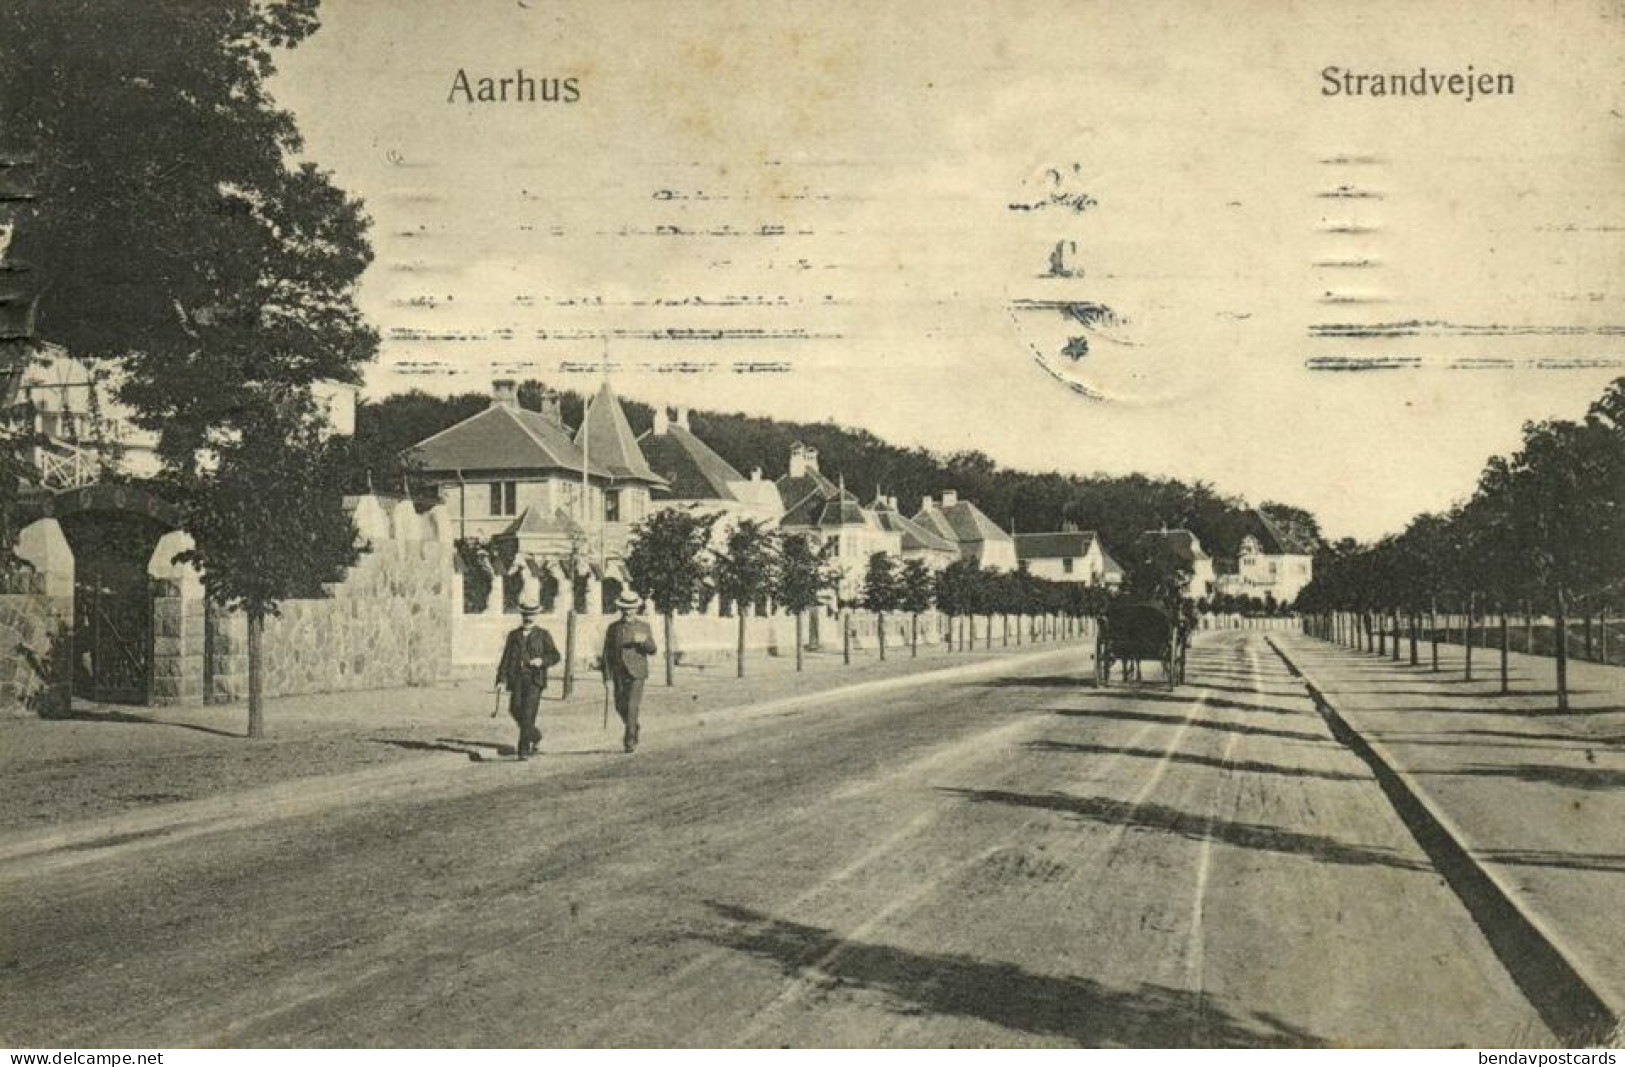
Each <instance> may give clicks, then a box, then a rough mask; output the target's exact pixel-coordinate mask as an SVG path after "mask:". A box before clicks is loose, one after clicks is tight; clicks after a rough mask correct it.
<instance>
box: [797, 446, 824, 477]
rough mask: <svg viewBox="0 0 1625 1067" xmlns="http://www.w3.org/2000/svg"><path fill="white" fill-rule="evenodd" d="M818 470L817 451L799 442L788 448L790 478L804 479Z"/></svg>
mask: <svg viewBox="0 0 1625 1067" xmlns="http://www.w3.org/2000/svg"><path fill="white" fill-rule="evenodd" d="M817 469H818V449H816V448H814V447H812V446H811V445H804V444H802V443H801V442H800V441H797V442H796V443H795V444H793V445H791V446H790V477H792V478H805V477H806V476H807V474H808V472H810V471H816V470H817Z"/></svg>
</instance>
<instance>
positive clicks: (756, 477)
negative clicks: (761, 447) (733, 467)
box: [750, 467, 762, 482]
mask: <svg viewBox="0 0 1625 1067" xmlns="http://www.w3.org/2000/svg"><path fill="white" fill-rule="evenodd" d="M750 480H751V481H753V482H759V481H761V480H762V468H760V467H752V468H751V469H750Z"/></svg>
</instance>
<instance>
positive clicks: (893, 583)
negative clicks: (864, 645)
mask: <svg viewBox="0 0 1625 1067" xmlns="http://www.w3.org/2000/svg"><path fill="white" fill-rule="evenodd" d="M897 583H898V578H897V561H896V560H895V559H893V558H892V557H891V556H888V555H887V554H886V553H884V552H876V553H874V554H873V555H871V556H870V557H869V565H868V567H867V568H866V569H865V570H864V572H863V606H864V607H866V608H868V609H869V610H870V611H872V612H874V613H875V633H876V634H877V635H878V641H879V646H880V659H881V661H882V662H884V661H885V659H886V612H888V611H891V610H893V609H894V608H896V607H897V602H898V599H899V595H900V593H899V589H898V584H897Z"/></svg>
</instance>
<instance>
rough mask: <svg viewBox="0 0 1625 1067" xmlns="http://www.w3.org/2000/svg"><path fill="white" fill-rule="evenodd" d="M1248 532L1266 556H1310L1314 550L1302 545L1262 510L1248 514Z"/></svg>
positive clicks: (1255, 509) (1255, 510) (1254, 510)
mask: <svg viewBox="0 0 1625 1067" xmlns="http://www.w3.org/2000/svg"><path fill="white" fill-rule="evenodd" d="M1248 517H1249V519H1250V521H1249V523H1248V528H1249V532H1250V533H1251V534H1252V535H1253V536H1254V537H1256V538H1258V547H1259V548H1260V549H1261V550H1262V551H1263V552H1264V554H1265V555H1267V556H1312V555H1314V551H1315V550H1314V548H1312V547H1311V546H1309V545H1306V544H1304V543H1303V542H1302V541H1301V540H1299V539H1298V538H1297V537H1295V536H1293V534H1292V533H1291V531H1289V530H1287V529H1285V528H1284V527H1283V526H1281V524H1280V523H1278V522H1276V521H1275V520H1274V519H1272V518H1270V517H1269V515H1267V514H1265V513H1264V512H1263V511H1262V510H1259V509H1257V508H1254V509H1253V510H1252V511H1250V512H1248Z"/></svg>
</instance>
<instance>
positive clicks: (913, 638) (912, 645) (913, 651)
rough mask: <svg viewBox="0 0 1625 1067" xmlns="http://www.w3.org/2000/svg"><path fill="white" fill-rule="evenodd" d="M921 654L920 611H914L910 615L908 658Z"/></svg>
mask: <svg viewBox="0 0 1625 1067" xmlns="http://www.w3.org/2000/svg"><path fill="white" fill-rule="evenodd" d="M919 654H920V613H919V612H917V611H916V612H913V613H911V614H910V615H909V617H908V658H909V659H916V658H918V656H919Z"/></svg>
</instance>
